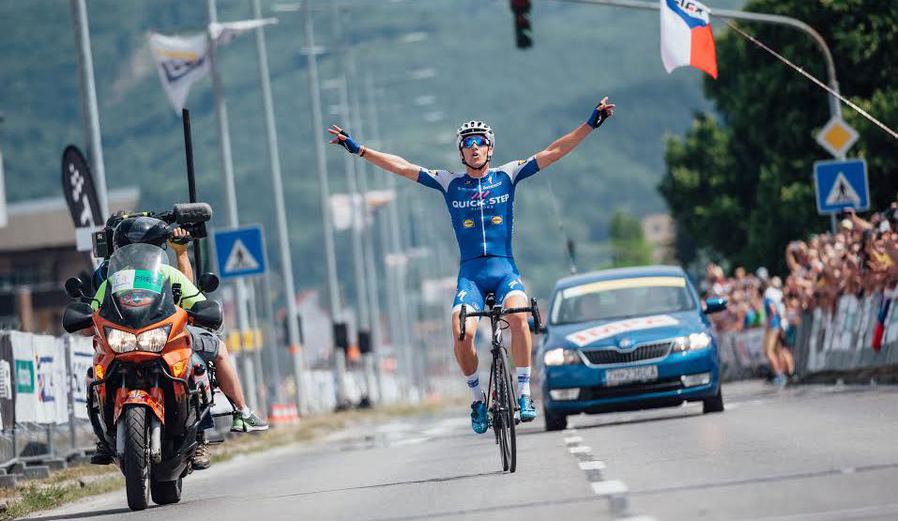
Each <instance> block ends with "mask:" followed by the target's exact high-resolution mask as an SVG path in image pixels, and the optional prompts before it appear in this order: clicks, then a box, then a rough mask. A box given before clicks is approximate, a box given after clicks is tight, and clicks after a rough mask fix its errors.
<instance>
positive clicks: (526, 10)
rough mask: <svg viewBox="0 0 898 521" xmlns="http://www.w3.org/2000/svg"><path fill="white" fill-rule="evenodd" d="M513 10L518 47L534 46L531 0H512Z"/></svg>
mask: <svg viewBox="0 0 898 521" xmlns="http://www.w3.org/2000/svg"><path fill="white" fill-rule="evenodd" d="M511 12H512V13H514V34H515V38H516V40H517V46H518V49H527V48H530V47H533V38H531V37H530V31H531V27H530V0H511Z"/></svg>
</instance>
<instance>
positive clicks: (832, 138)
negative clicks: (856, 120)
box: [815, 116, 858, 158]
mask: <svg viewBox="0 0 898 521" xmlns="http://www.w3.org/2000/svg"><path fill="white" fill-rule="evenodd" d="M815 137H816V139H817V143H819V144H820V146H822V147H823V148H825V149H826V150H827V152H829V153H830V154H832V155H833V157H836V158H844V157H845V154H846V153H847V152H848V149H850V148H851V147H852V146H854V144H855V142H857V138H858V133H857V131H856V130H854V129H853V128H851V127H850V126H849V125H848V123H845V121H843V120H842V118H840V117H839V116H833V117H832V119H830V120H829V121H828V122H827V123H826V125H824V127H823V129H821V130H820V132H818V133H817V135H816V136H815Z"/></svg>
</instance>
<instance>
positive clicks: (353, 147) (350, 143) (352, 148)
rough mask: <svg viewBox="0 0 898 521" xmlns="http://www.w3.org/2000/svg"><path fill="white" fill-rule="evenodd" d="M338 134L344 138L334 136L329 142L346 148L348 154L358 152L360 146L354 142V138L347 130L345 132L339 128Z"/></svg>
mask: <svg viewBox="0 0 898 521" xmlns="http://www.w3.org/2000/svg"><path fill="white" fill-rule="evenodd" d="M340 136H342V137H344V138H346V139H340V138H334V140H333V141H331V143H334V144H335V145H340V146H342V147H343V148H345V149H346V150H348V151H349V153H350V154H358V153H359V150H361V148H362V146H361V145H359V144H358V143H356V142H355V140H354V139H352V136H350V135H349V133H348V132H346V131H345V130H340Z"/></svg>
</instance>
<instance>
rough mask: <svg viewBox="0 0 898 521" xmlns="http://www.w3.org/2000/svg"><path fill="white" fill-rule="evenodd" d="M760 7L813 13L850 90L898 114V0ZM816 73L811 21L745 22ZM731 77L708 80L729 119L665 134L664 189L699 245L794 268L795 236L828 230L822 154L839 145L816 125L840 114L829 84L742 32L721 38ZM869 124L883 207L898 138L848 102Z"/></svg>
mask: <svg viewBox="0 0 898 521" xmlns="http://www.w3.org/2000/svg"><path fill="white" fill-rule="evenodd" d="M746 9H747V10H749V11H757V12H765V13H776V14H784V15H789V16H793V17H796V18H798V19H800V20H803V21H805V22H807V23H808V24H809V25H811V26H812V27H814V28H815V29H816V30H817V31H819V32H820V33H821V35H822V36H823V38H824V39H825V40H826V41H827V43H828V44H829V46H830V49H831V50H832V53H833V57H834V59H835V62H836V71H837V75H838V76H839V85H840V88H841V91H842V94H843V95H846V96H848V97H849V98H850V99H851V100H852V101H854V102H855V103H857V104H858V105H860V106H861V107H863V108H864V109H865V110H867V111H869V112H871V113H872V114H874V115H875V116H877V117H878V118H880V119H881V120H882V121H885V122H893V123H894V122H895V121H898V87H896V86H895V83H894V81H893V78H894V77H895V75H896V74H898V57H896V54H895V53H894V52H893V51H894V49H895V48H896V44H898V2H882V1H878V0H843V1H839V2H833V1H829V0H813V1H810V0H751V1H749V2H748V4H747V5H746ZM743 27H745V28H746V29H747V30H748V31H749V32H750V33H752V34H754V35H756V36H757V37H758V38H759V39H760V40H761V41H763V42H765V43H767V44H768V45H770V46H771V47H772V48H774V49H776V50H778V51H779V52H780V53H781V54H783V55H784V56H785V57H787V58H788V59H790V60H791V61H793V62H795V63H796V64H798V65H799V66H801V67H803V68H804V69H805V70H807V71H808V72H810V73H811V74H813V75H814V76H815V77H817V78H821V79H825V78H826V70H825V68H824V63H823V58H822V56H821V53H820V50H819V49H818V48H817V46H816V44H814V42H813V41H812V40H811V39H810V37H808V36H807V35H806V34H804V33H803V32H800V31H797V30H795V29H791V28H787V27H779V26H770V25H758V24H752V25H747V24H745V25H743ZM717 56H718V62H719V65H720V71H721V72H720V77H719V79H718V80H717V81H714V80H712V79H710V78H707V79H706V80H705V85H704V86H705V93H706V94H707V95H708V96H709V97H710V98H711V99H712V100H713V102H714V104H715V106H716V108H717V112H718V114H719V118H716V117H715V116H713V115H710V114H697V115H696V116H695V118H694V121H693V125H692V127H691V128H690V129H689V130H688V131H687V132H686V134H685V136H683V137H682V138H676V137H674V138H669V139H668V140H667V143H666V153H665V160H666V163H667V170H666V173H665V175H664V177H663V179H662V181H661V183H660V185H659V190H660V192H661V194H662V195H663V196H664V198H665V199H666V200H667V203H668V205H669V207H670V209H671V213H672V215H673V217H674V219H675V220H676V223H677V228H678V230H680V231H681V233H685V234H688V236H689V237H690V239H691V240H692V241H694V243H695V245H696V247H698V248H702V249H706V250H710V251H712V252H714V253H717V254H720V255H723V256H726V257H728V258H729V259H731V260H733V261H735V262H739V263H744V264H747V265H750V266H757V265H761V264H763V265H768V266H770V267H772V268H774V269H780V270H781V269H782V268H783V264H784V261H783V255H782V252H783V249H784V247H785V245H786V243H788V241H790V240H793V239H796V238H802V237H805V236H807V235H808V234H810V233H815V232H820V231H823V230H825V229H826V227H827V220H826V219H824V218H821V217H820V216H818V215H817V210H816V206H815V201H814V185H813V176H812V164H813V162H814V161H816V160H820V159H827V158H828V154H827V153H826V152H825V151H824V150H823V149H822V148H820V146H819V145H818V144H817V143H816V142H815V141H814V135H815V134H816V133H817V132H818V131H819V130H820V128H821V127H822V126H823V125H824V124H825V123H826V122H827V121H828V119H829V110H828V105H827V103H828V99H827V98H828V95H827V94H826V93H825V92H824V91H822V90H821V89H820V88H819V87H817V86H815V85H813V84H812V83H811V82H809V81H808V80H807V79H805V78H803V77H801V76H800V75H798V74H797V73H796V72H795V71H793V70H792V69H790V68H788V67H787V66H785V65H784V64H783V63H781V62H779V61H778V60H776V59H775V58H774V57H772V56H770V55H769V54H768V53H766V52H765V51H763V50H761V49H759V48H758V47H757V46H755V45H754V44H752V43H751V42H748V41H746V40H745V39H743V38H742V37H741V36H739V35H738V34H736V33H735V32H732V31H725V32H723V33H722V34H721V35H720V36H719V37H718V38H717ZM844 109H845V110H844V112H843V117H844V118H845V120H846V121H847V122H848V123H849V124H850V125H852V126H853V127H854V128H856V129H857V130H858V131H859V132H860V140H859V141H858V143H857V144H856V145H855V147H854V148H853V150H852V151H851V152H850V155H852V156H857V157H862V158H865V159H866V160H867V165H868V170H869V176H870V189H871V192H872V207H873V209H881V208H883V207H886V206H888V204H889V202H891V201H893V200H895V194H896V191H898V176H896V175H895V174H896V173H898V141H896V140H894V139H893V138H891V137H889V136H888V135H887V134H885V133H884V132H883V131H882V130H880V129H879V128H877V127H875V126H874V125H873V124H872V123H869V122H868V121H867V120H866V119H864V118H863V117H862V116H860V115H859V114H856V113H855V112H854V111H852V110H850V109H848V108H847V107H844Z"/></svg>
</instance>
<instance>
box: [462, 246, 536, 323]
mask: <svg viewBox="0 0 898 521" xmlns="http://www.w3.org/2000/svg"><path fill="white" fill-rule="evenodd" d="M487 293H495V295H496V303H497V304H503V305H504V304H505V299H506V298H508V297H509V296H510V295H520V296H522V297H524V298H525V299H526V298H527V293H526V289H525V288H524V283H523V282H521V275H520V274H519V273H518V267H517V266H515V263H514V259H512V258H511V257H475V258H473V259H468V260H466V261H464V262H462V263H461V266H459V268H458V288H457V289H456V290H455V301H454V302H453V303H452V312H453V313H455V312H457V311H459V310H460V309H461V305H462V304H464V305H465V306H467V308H468V309H469V310H473V311H481V310H483V306H484V302H485V300H486V294H487Z"/></svg>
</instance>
